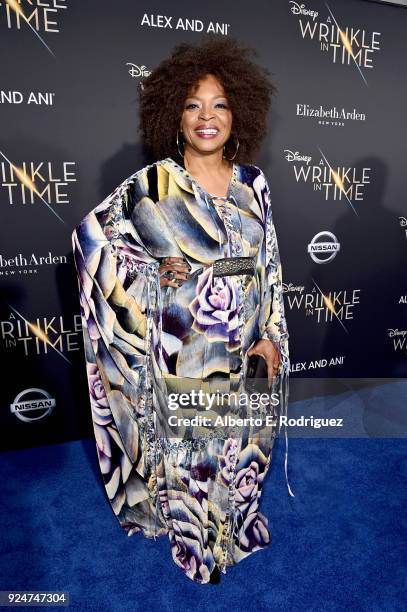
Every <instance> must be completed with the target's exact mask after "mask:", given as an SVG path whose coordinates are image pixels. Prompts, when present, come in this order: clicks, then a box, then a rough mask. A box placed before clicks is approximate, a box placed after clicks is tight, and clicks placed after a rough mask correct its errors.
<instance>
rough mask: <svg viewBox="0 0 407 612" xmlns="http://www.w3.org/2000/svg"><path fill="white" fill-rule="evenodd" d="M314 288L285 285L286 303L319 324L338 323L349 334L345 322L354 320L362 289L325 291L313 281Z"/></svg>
mask: <svg viewBox="0 0 407 612" xmlns="http://www.w3.org/2000/svg"><path fill="white" fill-rule="evenodd" d="M313 283H314V287H313V288H312V289H311V291H307V290H306V288H305V287H304V286H302V285H301V286H295V285H293V284H286V283H285V284H283V290H284V301H285V302H286V304H287V307H288V308H289V309H290V310H297V311H304V312H305V316H306V317H313V318H314V319H315V320H316V322H317V323H321V324H322V323H331V322H337V323H338V324H339V325H341V327H342V329H343V330H344V331H345V332H346V333H349V332H348V330H347V328H346V325H345V321H349V320H352V319H354V316H355V308H356V307H357V306H358V305H359V304H360V289H340V290H333V291H328V292H326V291H323V290H322V289H321V287H319V285H318V283H317V282H316V281H315V280H314V279H313Z"/></svg>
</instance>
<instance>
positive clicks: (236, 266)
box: [212, 257, 256, 276]
mask: <svg viewBox="0 0 407 612" xmlns="http://www.w3.org/2000/svg"><path fill="white" fill-rule="evenodd" d="M212 268H213V276H235V275H237V274H248V275H249V276H254V275H255V272H256V261H255V258H254V257H223V259H215V261H214V262H213V264H212Z"/></svg>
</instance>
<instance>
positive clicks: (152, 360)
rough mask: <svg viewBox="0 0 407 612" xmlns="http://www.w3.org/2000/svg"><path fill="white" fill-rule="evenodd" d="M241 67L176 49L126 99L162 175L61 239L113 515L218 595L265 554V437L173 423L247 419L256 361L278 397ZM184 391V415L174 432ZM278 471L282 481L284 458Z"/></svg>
mask: <svg viewBox="0 0 407 612" xmlns="http://www.w3.org/2000/svg"><path fill="white" fill-rule="evenodd" d="M250 51H251V50H249V49H244V48H241V47H239V45H238V44H237V43H236V42H235V41H233V40H230V39H228V40H218V39H216V38H212V37H211V36H209V37H207V39H206V40H204V41H203V42H202V43H201V44H200V45H197V46H192V45H189V44H181V45H178V47H176V48H175V50H174V52H173V53H172V55H171V57H170V58H168V59H166V60H164V61H163V62H162V63H161V64H160V65H159V66H158V67H157V68H156V69H155V70H154V71H153V72H152V73H151V74H150V75H149V76H148V77H147V78H146V79H145V81H144V82H143V87H142V89H141V90H140V119H141V128H142V131H143V135H144V140H145V142H146V144H147V145H148V146H149V147H150V148H151V150H152V151H153V153H154V155H155V158H156V159H158V161H155V162H154V163H152V164H149V165H147V166H146V167H144V168H142V169H141V170H139V171H138V172H136V173H135V174H133V175H132V176H130V177H129V178H127V179H126V180H124V181H123V182H122V183H121V184H120V185H119V186H118V187H117V188H116V189H115V190H114V191H113V192H112V193H111V194H110V195H109V196H108V197H107V198H106V199H105V200H103V202H102V203H101V204H99V205H98V206H97V207H96V208H94V209H93V210H92V211H91V212H89V214H88V215H87V216H86V217H85V218H84V219H83V220H82V221H81V223H80V224H79V225H78V226H77V228H76V229H75V231H74V232H73V248H74V255H75V262H76V267H77V271H78V278H79V288H80V302H81V312H82V322H83V334H84V342H85V354H86V363H87V375H88V382H89V391H90V399H91V406H92V418H93V425H94V431H95V437H96V442H97V451H98V459H99V464H100V468H101V472H102V474H103V478H104V483H105V487H106V491H107V494H108V497H109V500H110V503H111V505H112V508H113V510H114V512H115V514H116V516H117V517H118V520H119V522H120V525H121V526H122V528H123V529H124V530H125V531H126V532H127V533H128V535H129V536H130V535H132V534H134V533H136V532H140V531H141V532H142V533H143V534H144V535H145V536H146V537H149V538H151V537H154V538H155V537H156V536H160V535H164V534H168V536H169V538H170V543H171V552H172V557H173V560H174V561H175V563H176V564H177V565H178V566H179V567H180V568H181V569H182V571H183V572H184V573H185V574H186V576H188V578H190V579H192V580H193V581H195V582H198V583H216V582H219V579H220V575H221V573H225V572H226V566H227V565H233V564H236V563H238V562H239V561H240V560H241V559H243V558H245V557H247V556H248V555H250V554H251V553H253V552H254V551H256V550H260V549H262V548H264V547H265V546H266V545H267V544H268V543H269V541H270V533H269V531H268V527H267V524H268V520H267V518H266V517H265V516H264V515H263V514H262V513H261V512H260V511H259V499H260V495H261V491H262V485H263V480H264V477H265V475H266V472H267V470H268V467H269V464H270V460H271V450H272V446H273V442H274V438H275V435H276V428H275V426H274V427H270V426H267V427H260V428H256V427H252V426H251V425H249V426H244V427H240V426H237V428H236V427H234V426H233V425H232V426H230V427H228V426H226V427H223V428H222V426H218V424H217V426H216V427H214V426H213V423H212V424H211V423H209V424H208V422H205V423H203V422H202V418H201V421H200V422H199V423H196V424H192V421H193V419H191V420H190V423H189V424H188V422H186V419H185V415H187V416H190V417H191V416H197V415H198V414H199V416H200V417H203V416H207V415H208V414H211V415H212V416H217V415H219V414H225V413H228V414H229V415H230V414H233V415H236V414H238V415H239V416H245V415H246V414H247V413H248V406H247V404H246V406H244V403H243V404H242V405H243V408H242V407H241V406H240V405H239V406H238V407H236V405H237V404H239V402H240V399H239V402H237V401H236V397H238V394H237V393H236V391H237V392H240V393H242V390H244V389H245V388H246V387H245V385H246V383H247V380H246V376H247V361H248V357H250V356H252V355H257V356H260V359H264V361H265V362H266V364H267V377H268V382H269V383H273V385H276V384H277V386H278V389H277V390H278V392H279V396H277V397H280V399H281V400H282V402H283V407H284V405H285V406H286V402H287V396H288V374H289V366H290V362H289V352H288V332H287V326H286V320H285V316H284V304H283V297H282V278H281V263H280V258H279V251H278V245H277V240H276V234H275V229H274V225H273V220H272V213H271V205H270V193H269V188H268V185H267V181H266V178H265V176H264V174H263V172H262V171H261V170H260V168H258V167H257V166H254V165H252V164H251V163H250V160H252V159H253V157H254V153H255V151H256V150H257V149H258V148H259V145H260V143H261V140H262V138H263V136H264V134H265V124H266V115H267V111H268V108H269V101H270V97H271V94H272V92H273V91H274V86H273V85H271V83H269V82H268V81H267V78H266V75H265V70H262V69H261V68H260V67H259V66H257V65H256V64H255V63H253V62H252V61H251V60H250V59H249V58H248V53H249V52H250ZM225 258H236V259H235V260H234V261H233V262H232V266H233V265H235V264H236V265H237V264H238V266H241V265H243V266H249V267H248V268H243V271H242V269H240V268H239V267H238V268H233V267H232V268H230V260H227V259H226V260H225ZM241 258H243V259H241ZM219 260H220V261H219ZM225 262H226V264H227V265H226V267H225ZM228 266H229V267H228ZM250 266H252V267H251V268H250ZM275 388H277V387H275ZM193 392H194V393H195V395H194V393H193ZM199 392H202V394H203V395H201V396H199V398H200V402H199V403H197V402H195V403H194V401H193V398H195V399H196V398H197V397H198V394H199ZM219 392H220V393H219ZM228 392H229V393H230V395H229V396H228V397H229V401H227V402H226V405H224V404H223V402H222V401H221V400H220V397H221V395H222V393H224V394H225V395H226V393H228ZM181 393H184V394H185V393H186V394H187V397H188V399H187V402H186V403H184V404H183V406H185V409H184V410H183V411H182V418H180V419H179V421H178V422H176V423H175V424H174V421H173V420H171V419H170V418H169V417H170V416H174V413H173V410H174V409H175V408H176V407H177V402H176V401H175V406H174V398H175V399H176V398H181V395H180V394H181ZM188 393H189V394H188ZM215 393H217V397H216V398H215V399H216V401H215V400H214V399H213V396H214V394H215ZM233 393H235V395H234V398H235V400H234V401H233V400H231V399H230V398H231V397H232V395H233ZM204 394H206V395H204ZM211 394H212V399H211V400H209V399H208V398H209V396H210V395H211ZM202 398H205V401H204V402H203V404H202V401H201V400H202ZM205 402H206V403H205ZM180 403H181V402H179V403H178V407H179V408H180V409H181V407H180ZM198 404H199V408H196V406H197V405H198ZM267 410H269V412H270V410H272V407H271V403H269V405H268V407H267V408H266V409H265V412H263V413H262V414H263V416H264V414H265V413H266V412H267ZM277 412H278V411H277ZM275 413H276V411H275V410H274V412H273V414H274V415H275ZM177 414H178V415H179V414H180V412H179V411H178V412H177ZM270 414H271V413H270ZM170 420H171V423H169V421H170ZM274 425H275V421H274ZM286 444H287V434H286ZM285 459H286V463H285V468H286V477H287V446H286V458H285ZM287 485H288V479H287ZM288 488H289V485H288ZM289 493H290V495H293V494H292V492H291V490H290V488H289Z"/></svg>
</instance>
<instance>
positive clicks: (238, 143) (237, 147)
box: [222, 136, 240, 161]
mask: <svg viewBox="0 0 407 612" xmlns="http://www.w3.org/2000/svg"><path fill="white" fill-rule="evenodd" d="M236 139H237V146H236V151H235V154H234V155H233V157H226V155H222V157H224V158H225V159H227V160H229V161H232V160H233V159H235V157H236V155H237V152H238V150H239V146H240V142H239V139H238V138H237V136H236ZM225 149H226V144H224V145H223V151H224V153H225Z"/></svg>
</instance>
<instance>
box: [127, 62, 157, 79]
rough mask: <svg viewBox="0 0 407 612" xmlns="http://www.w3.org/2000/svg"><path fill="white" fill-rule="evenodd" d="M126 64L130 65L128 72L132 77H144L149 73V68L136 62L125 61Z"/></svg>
mask: <svg viewBox="0 0 407 612" xmlns="http://www.w3.org/2000/svg"><path fill="white" fill-rule="evenodd" d="M126 66H130V68H129V74H130V75H131V76H132V77H145V76H148V75H149V74H151V70H147V68H146V67H145V66H137V64H132V63H131V62H126Z"/></svg>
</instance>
